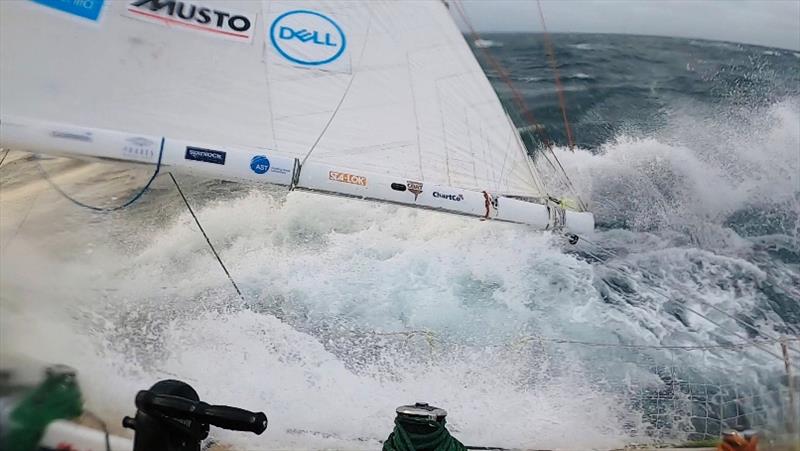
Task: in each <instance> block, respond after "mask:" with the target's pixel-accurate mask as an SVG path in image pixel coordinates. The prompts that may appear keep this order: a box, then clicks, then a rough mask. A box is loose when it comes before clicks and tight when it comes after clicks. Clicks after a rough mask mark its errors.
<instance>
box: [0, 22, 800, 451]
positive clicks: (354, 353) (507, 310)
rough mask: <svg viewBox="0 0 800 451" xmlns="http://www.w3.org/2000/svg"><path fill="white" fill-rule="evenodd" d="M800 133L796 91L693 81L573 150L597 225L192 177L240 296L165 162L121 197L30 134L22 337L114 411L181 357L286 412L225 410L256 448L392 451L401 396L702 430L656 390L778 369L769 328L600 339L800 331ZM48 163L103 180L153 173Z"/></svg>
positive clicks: (678, 434) (227, 396)
mask: <svg viewBox="0 0 800 451" xmlns="http://www.w3.org/2000/svg"><path fill="white" fill-rule="evenodd" d="M492 40H493V41H497V42H501V41H502V39H497V38H492ZM502 48H503V49H505V50H506V51H508V50H509V49H511V51H513V47H511V46H509V45H503V47H502ZM587 48H588V47H587V46H582V48H581V47H579V48H577V49H576V51H588V50H587ZM680 67H681V70H685V69H684V65H680ZM576 73H580V74H586V73H591V71H590V69H587V68H581V69H580V71H576ZM522 75H524V76H530V74H527V73H525V74H522ZM595 78H596V77H594V76H592V77H580V76H578V77H575V82H576V83H584V82H595V81H597V80H596V79H595ZM601 81H602V80H601ZM575 88H576V89H583V88H580V87H579V86H577V87H575ZM501 95H502V91H501ZM592 114H594V113H587V115H586V116H584V117H591V116H592ZM732 117H735V118H736V120H735V121H732V120H731V118H732ZM578 122H580V119H578ZM579 136H580V135H579ZM799 149H800V97H798V96H793V95H785V96H780V98H776V99H772V100H770V101H766V102H762V103H761V104H758V105H754V104H752V103H749V104H747V105H730V104H725V105H709V104H708V103H704V102H697V101H692V100H691V99H681V100H679V101H675V102H672V103H671V104H670V108H668V109H666V110H665V111H664V114H662V115H660V116H659V123H658V124H657V125H656V126H647V127H639V128H636V127H631V126H626V127H620V128H618V129H614V130H613V131H611V132H610V134H609V135H608V136H604V137H603V138H602V139H599V140H598V141H597V143H596V145H584V146H583V148H581V149H578V150H577V151H576V152H574V153H572V152H569V151H568V150H567V149H565V148H557V149H556V153H557V155H558V156H559V158H560V159H561V161H562V163H563V164H564V166H565V168H566V171H567V173H568V174H570V176H571V178H572V180H573V183H574V184H575V185H576V187H577V189H578V192H579V194H581V196H582V197H583V198H584V199H585V200H587V201H588V203H589V204H590V207H591V209H592V210H593V211H594V212H595V214H596V215H597V218H598V230H597V231H596V232H595V233H594V234H593V235H591V236H586V237H585V240H584V241H581V242H579V243H578V244H577V245H575V246H571V245H569V244H568V243H566V241H565V240H564V239H563V237H561V236H559V235H558V234H551V233H539V232H533V231H531V230H530V229H528V228H526V227H524V226H517V225H509V224H498V223H492V222H481V221H476V220H469V219H465V218H460V217H454V216H449V215H444V214H438V213H434V212H427V211H416V210H412V209H406V208H402V207H396V206H387V205H379V204H373V203H368V202H362V201H358V200H339V199H337V200H336V201H335V202H333V201H331V199H330V198H327V197H324V196H317V195H312V194H305V193H297V192H293V193H286V192H285V190H281V189H278V188H260V187H252V186H244V185H238V184H234V183H223V182H218V181H209V180H204V179H199V178H192V177H188V176H177V179H178V181H179V182H180V183H181V187H182V188H183V189H184V191H185V192H186V194H187V196H188V198H189V201H190V203H191V204H192V206H193V208H195V210H196V212H197V214H198V217H199V220H200V222H201V223H202V225H203V227H204V228H205V230H206V231H207V233H208V235H209V236H210V237H211V240H212V242H213V244H214V245H215V247H216V248H217V250H218V251H219V252H220V255H221V257H222V260H223V261H224V263H225V264H226V266H227V267H228V269H229V270H230V273H231V275H232V277H233V278H234V280H235V281H236V283H237V284H238V286H239V287H240V288H241V290H242V294H243V296H242V297H243V299H241V298H239V296H237V294H236V292H235V291H234V290H233V288H232V286H231V284H230V282H229V280H228V279H227V278H226V276H225V274H224V272H223V271H222V269H221V268H220V266H219V264H218V262H217V261H216V260H215V258H214V257H213V255H212V253H211V252H210V250H209V249H208V246H207V244H206V242H205V240H204V238H203V236H202V235H201V233H200V232H199V230H198V229H197V227H196V225H195V224H194V222H193V219H192V217H191V215H190V214H189V213H188V211H187V210H186V207H185V206H184V205H183V203H182V201H181V199H180V197H179V195H178V193H177V192H176V190H175V187H174V186H173V185H172V181H171V180H170V179H169V178H168V177H164V176H162V177H159V178H158V179H157V180H156V182H155V183H154V185H153V187H152V189H151V191H149V192H148V193H147V194H146V195H145V197H144V198H143V199H142V201H140V202H139V203H137V204H135V205H134V206H132V207H131V208H129V209H127V210H123V211H121V212H117V213H113V214H98V213H93V212H90V211H87V210H83V209H79V208H77V207H75V206H74V205H73V204H71V203H69V202H68V201H66V200H65V199H63V198H62V197H60V195H58V194H57V193H56V192H54V191H53V190H52V189H50V188H49V187H48V186H47V185H46V184H45V183H44V182H43V181H42V179H41V176H40V174H39V172H38V169H37V166H36V163H35V161H34V160H33V159H32V158H30V157H29V156H27V155H25V154H22V153H16V152H15V153H11V154H10V155H9V156H8V157H7V158H6V160H5V161H4V162H3V164H2V166H0V183H2V185H0V186H2V190H0V244H2V254H1V257H2V260H1V261H0V268H2V270H0V288H1V289H0V301H2V302H0V350H2V351H3V352H5V353H13V354H21V355H26V356H28V357H31V358H34V359H36V360H39V361H42V362H59V363H65V364H68V365H71V366H74V367H75V368H76V369H77V370H78V373H79V381H80V383H81V387H82V389H83V391H84V394H85V397H86V401H87V407H88V408H89V409H90V410H92V411H95V412H96V413H98V414H99V415H101V416H102V417H103V418H105V419H107V421H108V422H109V424H112V426H113V425H115V424H117V423H118V421H119V420H120V419H121V418H122V416H123V415H130V414H132V413H133V410H134V405H133V397H134V395H135V393H136V391H137V390H139V389H143V388H146V387H149V386H150V385H151V384H152V383H154V382H155V381H157V380H158V379H161V378H179V379H182V380H185V381H187V382H189V383H190V384H192V385H193V386H194V387H195V388H196V389H197V391H198V392H199V394H200V397H201V399H204V400H206V401H209V402H213V403H221V404H229V405H236V406H241V407H243V408H247V409H250V410H263V411H265V412H266V413H267V415H268V417H269V419H270V426H269V429H268V431H267V432H266V433H265V434H264V435H262V436H260V437H253V436H248V435H246V434H241V433H231V432H227V431H221V430H215V431H213V432H212V435H213V436H214V437H215V438H216V439H218V440H221V441H223V442H230V443H232V444H234V445H236V446H237V449H239V448H242V449H287V448H323V447H324V448H346V449H376V448H378V447H379V443H380V441H381V440H384V439H385V438H386V436H388V434H389V432H390V431H391V428H392V426H393V423H392V420H393V417H394V408H395V407H397V406H398V405H401V404H406V403H413V402H415V401H423V400H424V401H427V402H429V403H431V404H433V405H437V406H440V407H443V408H445V409H446V410H447V411H448V412H449V416H448V425H449V427H450V429H451V432H452V433H453V434H454V435H455V436H456V437H457V438H459V440H461V441H462V442H464V443H466V444H470V445H484V446H486V445H494V446H504V447H537V448H560V449H578V448H586V447H591V448H611V447H617V446H621V445H624V444H627V443H632V442H648V441H653V440H657V439H674V440H680V439H684V438H686V437H687V436H689V435H690V433H691V432H692V431H696V430H697V428H698V425H697V421H696V419H697V418H698V417H701V418H702V417H703V416H704V415H705V416H706V417H709V416H711V415H712V414H711V413H709V412H705V413H698V411H697V410H696V406H694V405H692V403H691V402H688V403H684V404H682V403H678V402H673V403H671V404H670V405H669V409H670V410H669V411H668V412H664V413H663V415H656V416H654V415H653V410H652V408H651V406H648V405H645V404H642V402H641V401H640V398H639V397H637V396H638V395H639V394H641V393H643V392H644V393H655V392H658V393H664V389H665V387H668V386H669V385H671V384H672V383H673V382H674V381H673V380H671V379H670V378H669V377H665V376H664V373H663V369H664V368H669V369H671V371H672V373H671V374H672V376H674V375H675V374H676V373H675V371H676V370H675V369H677V370H678V371H679V372H680V374H681V377H682V378H683V379H682V380H689V379H692V378H693V379H696V380H712V379H713V380H717V379H720V378H723V379H726V380H728V381H731V380H734V381H735V382H736V383H738V384H741V385H743V386H747V387H751V388H752V389H753V390H761V391H764V392H766V393H769V392H770V390H772V389H773V388H774V384H776V381H777V379H778V378H779V377H780V375H781V374H782V371H783V362H782V361H781V360H780V359H776V358H774V357H773V356H771V355H769V354H768V353H766V352H764V351H763V350H762V349H761V348H757V347H747V348H745V349H728V348H714V349H709V350H692V351H690V350H669V349H650V348H626V347H611V346H609V347H596V346H588V345H585V344H581V343H595V344H598V343H600V344H614V345H650V346H661V345H676V346H708V345H725V344H730V343H737V342H742V341H746V340H749V339H765V336H766V335H769V336H790V337H796V336H797V335H798V334H800V302H799V301H798V300H800V289H798V286H800V271H799V270H798V265H800V246H798V239H799V238H798V236H799V235H798V231H799V229H800V221H798V217H800V150H799ZM42 166H43V167H44V169H45V170H47V171H48V172H49V173H51V174H54V178H55V180H56V181H57V182H58V183H60V184H61V186H62V187H64V188H65V189H66V190H67V191H69V192H71V193H74V194H75V195H76V196H77V197H79V198H81V199H82V200H86V201H91V202H94V203H101V204H102V203H104V202H111V203H113V202H114V201H115V200H120V199H124V198H125V197H126V196H127V195H128V194H129V193H130V192H132V191H134V190H135V189H136V188H138V187H140V186H142V185H143V184H144V183H145V182H146V180H147V179H148V178H149V176H150V172H149V170H147V169H142V168H136V167H120V166H109V165H101V164H86V163H78V162H73V161H67V160H60V159H50V160H45V161H43V162H42ZM599 249H602V250H599ZM710 306H713V307H716V309H715V308H711V307H710ZM688 309H691V310H694V311H697V312H700V313H701V314H702V315H703V316H705V317H707V318H708V319H706V318H703V317H700V316H698V315H696V314H695V313H693V312H691V311H690V310H688ZM723 312H724V313H723ZM709 319H710V320H711V321H709ZM737 319H738V320H737ZM712 321H713V322H712ZM746 324H752V325H753V326H755V328H757V330H758V331H761V333H759V332H757V331H756V330H754V329H753V327H748V326H747V325H746ZM765 341H768V340H765ZM764 347H765V348H767V349H769V350H771V351H772V352H776V353H777V352H779V348H778V347H777V345H775V344H774V343H772V344H768V345H764ZM795 347H797V348H800V345H797V344H795ZM796 356H797V360H800V355H796ZM671 396H672V399H676V398H680V396H678V394H675V393H672V394H671ZM687 396H688V394H687ZM764 412H765V414H764V415H765V418H764V419H763V423H764V424H775V423H778V422H780V418H778V417H777V416H776V413H775V412H776V409H775V406H766V408H765V410H764ZM664 418H669V421H668V423H669V424H658V421H659V420H663V419H664ZM116 430H117V431H119V429H116ZM576 431H577V432H576Z"/></svg>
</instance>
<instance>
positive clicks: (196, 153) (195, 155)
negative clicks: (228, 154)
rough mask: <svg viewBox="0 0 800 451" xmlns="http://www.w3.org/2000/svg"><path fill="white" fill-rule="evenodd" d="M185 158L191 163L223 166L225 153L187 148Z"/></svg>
mask: <svg viewBox="0 0 800 451" xmlns="http://www.w3.org/2000/svg"><path fill="white" fill-rule="evenodd" d="M185 158H186V159H187V160H192V161H202V162H203V163H213V164H225V152H223V151H221V150H212V149H203V148H200V147H190V146H187V147H186V157H185Z"/></svg>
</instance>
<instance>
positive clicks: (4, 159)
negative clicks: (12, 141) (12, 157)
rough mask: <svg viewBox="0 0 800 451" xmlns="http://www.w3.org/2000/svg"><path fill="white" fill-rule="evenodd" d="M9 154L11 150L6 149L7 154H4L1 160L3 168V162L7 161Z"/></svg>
mask: <svg viewBox="0 0 800 451" xmlns="http://www.w3.org/2000/svg"><path fill="white" fill-rule="evenodd" d="M9 152H11V149H6V153H4V154H3V159H2V160H0V166H3V162H4V161H6V157H7V156H8V153H9Z"/></svg>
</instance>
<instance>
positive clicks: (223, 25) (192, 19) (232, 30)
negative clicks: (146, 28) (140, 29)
mask: <svg viewBox="0 0 800 451" xmlns="http://www.w3.org/2000/svg"><path fill="white" fill-rule="evenodd" d="M128 15H129V16H131V17H135V18H137V19H140V20H145V21H148V22H153V23H157V24H160V25H166V26H174V25H177V26H179V27H180V26H182V27H184V29H187V30H194V31H199V32H203V33H206V34H212V35H215V36H218V37H222V38H226V39H231V40H234V41H240V42H242V41H243V42H250V41H252V39H253V28H254V26H253V24H254V23H255V16H254V15H252V14H243V13H236V12H233V11H230V10H227V9H222V8H208V7H205V6H198V5H195V4H193V3H191V2H182V1H175V0H135V1H132V2H130V4H129V5H128Z"/></svg>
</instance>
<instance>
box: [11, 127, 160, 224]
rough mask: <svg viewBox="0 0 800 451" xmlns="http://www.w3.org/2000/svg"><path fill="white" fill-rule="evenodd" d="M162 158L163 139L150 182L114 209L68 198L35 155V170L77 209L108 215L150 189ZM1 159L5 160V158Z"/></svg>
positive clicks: (125, 206) (131, 203)
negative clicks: (77, 207) (86, 209)
mask: <svg viewBox="0 0 800 451" xmlns="http://www.w3.org/2000/svg"><path fill="white" fill-rule="evenodd" d="M163 157H164V137H162V138H161V146H160V148H159V151H158V162H157V163H156V170H155V171H154V172H153V175H152V176H151V177H150V180H148V181H147V184H145V185H144V187H143V188H142V189H140V190H139V191H138V192H137V193H136V194H134V195H133V197H131V198H130V199H128V200H127V201H126V202H125V203H123V204H121V205H117V206H116V207H96V206H94V205H89V204H87V203H84V202H81V201H79V200H78V199H75V198H74V197H72V196H70V195H69V194H67V192H66V191H64V190H63V189H61V187H60V186H58V185H57V184H56V183H55V182H54V181H53V180H52V179H51V178H50V175H49V174H48V173H47V171H45V170H44V168H43V167H42V165H41V163H40V162H39V158H38V155H37V158H36V168H37V169H39V173H41V174H42V177H43V178H44V179H45V181H46V182H47V183H48V184H49V185H50V187H52V188H53V189H54V190H56V191H57V192H58V193H59V194H61V196H63V197H64V198H65V199H67V200H68V201H70V202H72V203H73V204H75V205H77V206H79V207H83V208H88V209H89V210H94V211H99V212H104V213H110V212H112V211H119V210H122V209H124V208H127V207H129V206H131V205H133V203H134V202H136V201H137V200H139V199H140V198H141V197H142V196H143V195H144V193H145V192H146V191H147V190H148V189H149V188H150V185H152V184H153V181H154V180H155V179H156V177H158V172H159V171H161V159H162V158H163ZM3 159H5V157H4V158H3Z"/></svg>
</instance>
